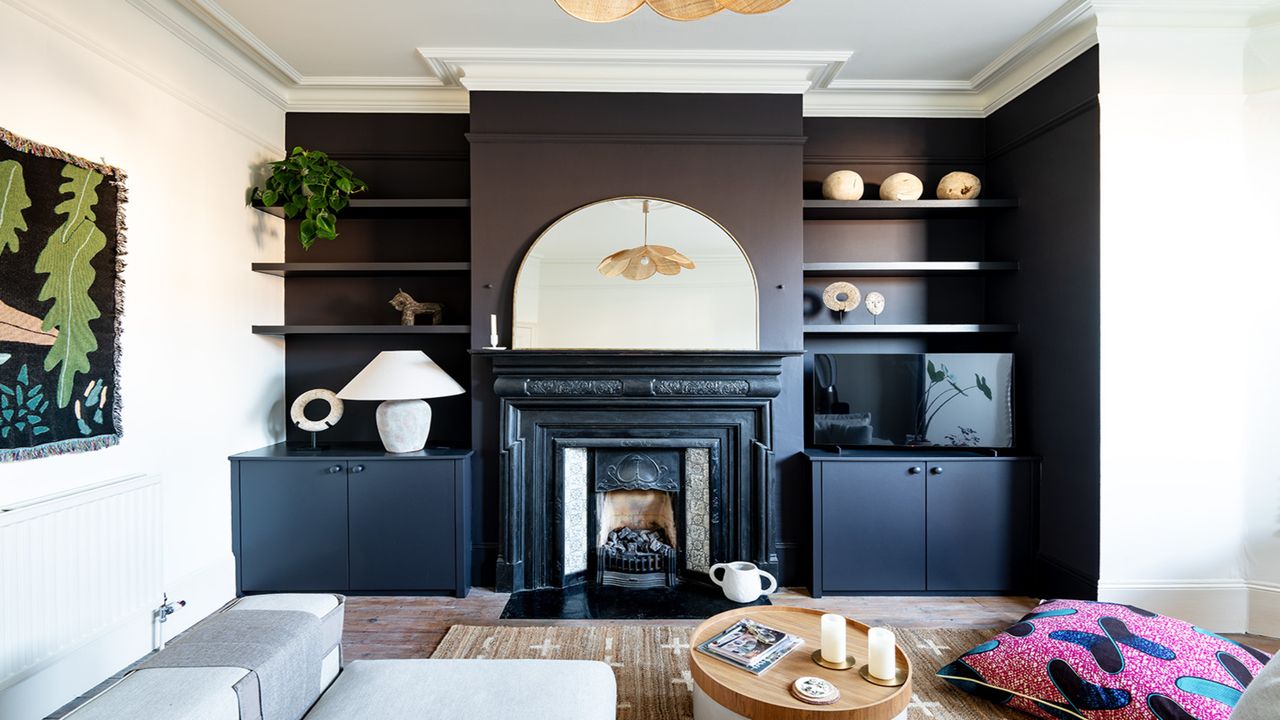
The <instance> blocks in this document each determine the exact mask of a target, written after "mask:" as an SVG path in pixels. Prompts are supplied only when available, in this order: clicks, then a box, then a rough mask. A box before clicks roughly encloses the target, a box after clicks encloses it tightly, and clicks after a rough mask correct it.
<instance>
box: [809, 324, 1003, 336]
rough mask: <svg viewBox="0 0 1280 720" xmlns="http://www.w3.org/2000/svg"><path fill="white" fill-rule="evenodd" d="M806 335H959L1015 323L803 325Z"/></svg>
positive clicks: (993, 330)
mask: <svg viewBox="0 0 1280 720" xmlns="http://www.w3.org/2000/svg"><path fill="white" fill-rule="evenodd" d="M804 332H805V334H806V335H961V334H968V333H987V334H993V333H1016V332H1018V326H1017V325H1003V324H978V325H926V324H914V325H911V324H908V325H805V326H804Z"/></svg>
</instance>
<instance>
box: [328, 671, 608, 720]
mask: <svg viewBox="0 0 1280 720" xmlns="http://www.w3.org/2000/svg"><path fill="white" fill-rule="evenodd" d="M617 702H618V701H617V687H616V685H615V684H614V679H613V670H612V669H610V668H609V666H608V665H605V664H604V663H600V662H593V661H583V660H357V661H355V662H352V663H350V664H349V665H347V667H346V668H345V669H344V670H343V672H342V674H341V675H339V676H338V679H337V680H336V681H335V682H334V683H333V686H332V687H331V688H329V691H328V692H326V693H325V694H324V696H323V697H321V698H320V702H318V703H316V706H315V707H314V708H312V710H311V712H309V713H307V716H306V720H354V719H358V720H403V719H404V718H449V719H450V720H511V718H516V717H518V718H520V720H614V717H615V715H616V713H617Z"/></svg>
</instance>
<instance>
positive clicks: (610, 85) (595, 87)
mask: <svg viewBox="0 0 1280 720" xmlns="http://www.w3.org/2000/svg"><path fill="white" fill-rule="evenodd" d="M418 54H419V55H421V56H422V58H423V60H424V61H425V62H426V64H427V66H428V67H429V68H430V69H431V72H432V74H433V75H434V76H435V78H436V80H438V81H439V83H440V85H441V86H443V87H463V88H466V89H467V90H500V91H541V92H697V93H743V92H750V93H764V94H787V93H790V94H801V93H805V92H807V91H809V90H812V89H815V88H822V87H826V86H827V85H829V84H830V83H831V82H832V80H833V79H834V78H835V76H836V75H838V74H839V73H840V70H841V69H842V68H843V67H844V64H845V63H846V62H847V61H848V60H849V57H850V55H852V54H853V53H852V51H850V50H834V51H753V50H612V49H586V50H580V49H573V50H568V49H559V48H418Z"/></svg>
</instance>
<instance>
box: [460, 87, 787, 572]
mask: <svg viewBox="0 0 1280 720" xmlns="http://www.w3.org/2000/svg"><path fill="white" fill-rule="evenodd" d="M801 130H802V128H801V102H800V98H799V97H797V96H777V95H650V94H615V93H601V94H592V93H489V92H476V93H472V94H471V136H470V139H471V200H472V218H473V219H472V240H471V260H472V280H473V286H472V299H471V324H472V337H471V342H472V345H473V346H474V347H481V346H483V345H487V344H488V340H489V338H488V327H489V314H490V313H497V315H498V317H499V330H500V333H501V336H502V338H503V340H504V341H509V339H510V337H511V302H512V286H513V284H514V282H515V274H516V270H517V268H518V267H519V263H520V260H521V259H522V258H523V256H524V254H525V252H526V251H527V250H528V248H529V246H530V245H531V244H532V242H533V241H534V239H536V238H537V236H538V235H539V234H540V233H541V232H542V231H543V230H544V229H546V227H547V226H548V225H550V224H551V223H552V222H553V221H555V220H556V219H557V218H559V217H560V216H562V215H564V214H565V213H567V212H569V211H571V210H573V209H575V208H577V207H580V206H582V205H586V204H587V203H590V202H594V201H596V200H601V199H604V198H610V197H616V196H621V195H651V196H656V197H663V198H670V199H673V200H678V201H680V202H682V203H686V204H688V205H691V206H693V207H696V208H698V209H699V210H701V211H703V212H705V213H706V214H708V215H710V216H711V217H713V218H715V219H716V220H717V221H719V222H720V223H722V224H723V225H724V226H725V227H726V228H727V229H728V230H729V231H730V232H731V233H733V235H734V236H735V237H737V239H738V241H739V242H740V243H741V244H742V246H743V248H744V249H745V250H746V252H747V255H748V256H749V257H750V259H751V263H752V265H753V266H754V268H755V272H756V276H757V278H758V280H759V284H760V342H761V347H762V348H764V349H769V350H799V349H801V347H802V334H801V328H800V323H799V317H800V299H801V274H800V258H801V235H802V232H801V226H800V222H801V207H800V200H801V174H800V173H801V166H802V164H801V152H802V142H803V139H802V137H801ZM487 365H488V361H487V360H484V359H477V360H476V361H474V363H473V373H472V388H471V390H472V393H471V397H472V401H473V414H474V416H475V418H476V420H477V422H476V423H475V424H474V436H473V442H474V443H475V448H476V449H477V450H478V451H479V452H478V454H479V464H478V466H477V470H478V472H477V473H476V483H477V486H476V487H475V498H476V501H475V508H476V514H477V516H476V518H475V519H474V523H473V527H475V528H478V532H477V534H476V535H477V537H478V538H480V539H481V543H482V547H481V548H479V549H480V550H482V551H483V556H480V555H478V556H477V557H476V563H475V565H474V567H477V568H480V569H481V574H480V577H479V578H478V581H479V582H481V583H484V582H488V581H489V579H490V578H489V577H488V576H487V574H488V573H492V569H493V565H494V562H493V554H492V549H493V543H494V542H495V541H496V539H497V518H496V513H497V502H496V494H495V493H496V482H497V477H496V471H497V467H496V452H497V448H496V447H495V441H496V439H497V437H496V435H497V428H498V416H497V402H496V399H495V398H494V396H493V393H492V381H491V379H490V378H489V376H488V373H487ZM801 388H802V378H801V364H800V361H799V359H791V360H788V367H787V370H786V373H785V376H784V389H783V392H782V395H781V397H780V398H779V400H778V413H777V416H776V418H775V438H774V443H773V447H774V450H775V452H776V453H777V461H778V472H777V473H776V478H777V483H776V485H777V487H776V488H775V489H774V492H775V498H776V499H777V502H778V503H779V508H780V513H779V516H780V525H781V527H780V534H779V537H780V540H781V542H780V547H779V560H780V562H781V564H782V567H783V574H784V582H801V583H803V582H805V581H806V580H807V577H806V576H805V575H803V574H802V573H803V567H804V559H803V557H802V556H800V555H797V551H803V547H801V546H800V545H799V543H800V542H801V538H802V537H803V536H804V533H805V532H806V531H807V527H808V519H807V511H806V500H805V498H806V494H807V492H808V487H807V480H806V476H805V467H804V463H803V462H802V458H801V457H800V456H799V455H798V454H799V453H800V452H801V450H802V449H803V437H802V432H801V428H802V427H803V424H804V422H803V403H802V400H801Z"/></svg>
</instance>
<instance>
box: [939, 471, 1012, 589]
mask: <svg viewBox="0 0 1280 720" xmlns="http://www.w3.org/2000/svg"><path fill="white" fill-rule="evenodd" d="M928 477H929V481H928V482H929V486H928V497H929V590H941V591H947V590H973V591H1009V590H1018V589H1021V588H1024V587H1026V580H1027V577H1026V576H1027V572H1028V568H1029V566H1030V559H1031V554H1032V530H1033V528H1034V513H1035V508H1034V506H1033V498H1034V497H1035V463H1031V462H1010V461H989V462H988V461H970V462H951V463H948V462H945V461H943V462H936V463H930V464H929V476H928Z"/></svg>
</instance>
